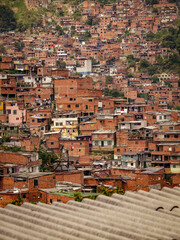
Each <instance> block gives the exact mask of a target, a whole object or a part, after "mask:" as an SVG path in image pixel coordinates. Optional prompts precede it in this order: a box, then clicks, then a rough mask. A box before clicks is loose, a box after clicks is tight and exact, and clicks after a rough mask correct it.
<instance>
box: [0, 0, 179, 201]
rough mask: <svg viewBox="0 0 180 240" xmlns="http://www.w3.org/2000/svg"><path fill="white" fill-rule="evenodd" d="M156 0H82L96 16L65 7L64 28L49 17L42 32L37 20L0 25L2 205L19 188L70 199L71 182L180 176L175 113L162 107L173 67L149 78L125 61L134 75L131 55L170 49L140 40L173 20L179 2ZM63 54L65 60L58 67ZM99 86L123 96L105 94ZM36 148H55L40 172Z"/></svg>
mask: <svg viewBox="0 0 180 240" xmlns="http://www.w3.org/2000/svg"><path fill="white" fill-rule="evenodd" d="M33 2H34V3H35V2H36V1H30V0H28V1H26V3H27V4H30V5H33ZM159 2H160V3H159V4H157V5H155V6H154V8H157V9H158V12H156V11H155V12H153V11H152V7H151V6H149V5H146V4H145V2H144V1H139V0H134V1H131V2H127V1H120V2H117V3H115V4H109V5H105V6H104V7H103V8H101V6H100V4H99V3H97V2H93V1H84V2H83V3H82V5H81V9H82V16H83V18H84V20H87V19H88V17H89V16H92V17H93V18H96V17H98V18H99V23H98V24H97V25H94V26H89V25H87V24H85V23H81V22H80V21H77V20H73V19H72V18H71V17H70V16H66V17H59V18H57V19H56V21H57V22H58V23H59V24H60V25H61V26H62V27H66V29H67V34H66V35H65V36H64V35H62V36H58V34H57V32H56V29H55V28H54V27H53V26H49V27H47V31H46V32H43V31H41V28H40V27H39V28H36V29H35V30H36V34H33V35H28V33H26V34H25V33H24V35H21V36H19V35H17V34H16V33H15V32H12V31H11V32H8V33H3V34H1V36H0V43H1V44H2V45H3V46H4V48H5V50H6V51H5V52H4V53H3V54H1V55H2V59H1V61H0V69H1V72H0V136H1V147H0V148H1V150H0V190H1V191H0V206H4V205H5V204H6V203H8V202H12V201H13V200H15V199H17V197H18V196H21V197H22V198H23V201H28V202H38V201H43V202H45V203H52V202H53V201H62V202H67V201H68V200H69V199H72V198H73V197H72V196H67V194H65V193H66V192H67V191H69V190H71V191H75V190H76V191H85V192H97V191H98V188H100V187H103V186H105V187H107V188H112V189H115V188H116V187H117V186H119V187H120V188H122V189H124V190H132V191H137V190H140V189H143V190H146V191H149V190H150V189H152V188H155V189H161V188H162V187H163V186H175V185H179V184H180V112H179V111H177V110H171V109H170V108H168V106H169V105H180V98H179V96H180V91H179V88H178V80H179V76H178V74H177V73H168V72H167V73H162V74H159V75H156V77H157V78H158V79H159V81H158V82H152V77H151V76H149V75H148V74H147V73H141V72H138V71H137V69H131V70H132V72H133V76H132V77H127V75H128V66H127V63H126V56H127V55H131V54H132V55H134V56H135V57H138V58H145V59H147V60H148V61H149V62H152V63H153V62H154V61H155V58H156V56H158V55H161V54H162V55H163V54H164V55H165V56H166V55H168V54H169V51H168V49H165V48H161V47H159V48H158V47H157V46H160V43H159V42H158V41H157V42H151V41H145V35H146V33H147V32H149V31H153V32H158V31H160V30H162V29H163V28H165V27H168V26H171V25H172V23H173V20H175V19H176V18H177V6H176V4H175V3H169V2H168V1H166V0H164V1H159ZM47 4H48V2H47ZM53 4H56V5H57V8H58V5H59V6H60V2H59V1H53ZM72 9H73V7H72ZM72 9H71V8H70V9H69V11H73V10H72ZM54 18H55V16H54ZM54 20H55V19H54ZM46 21H49V19H48V18H47V19H44V24H46ZM72 26H74V27H75V32H76V33H79V34H83V33H84V32H86V31H90V34H91V37H90V38H89V39H88V41H85V40H84V39H83V37H82V36H80V35H79V36H78V35H77V36H76V35H75V36H72V37H70V36H69V35H68V32H69V31H72ZM126 30H128V34H126V35H124V32H125V31H126ZM119 38H121V40H119ZM18 41H19V42H23V43H24V47H23V48H22V50H21V51H17V49H16V48H15V45H14V43H15V42H18ZM112 59H113V60H112ZM94 61H96V62H98V63H96V64H94ZM112 61H113V63H112ZM62 62H65V66H64V68H60V67H59V66H58V63H62ZM77 72H78V73H81V76H79V75H78V74H77ZM106 76H111V77H112V79H113V81H112V83H108V84H107V82H106ZM166 83H170V84H171V86H170V85H167V84H166ZM105 87H106V88H109V89H118V90H119V91H121V92H124V97H122V98H115V97H112V96H105V94H104V92H103V89H104V88H105ZM142 94H148V96H149V97H148V98H147V99H145V98H142V97H139V96H142ZM42 148H44V149H45V150H46V151H47V152H54V153H55V154H56V155H57V159H58V160H57V161H56V162H55V163H54V165H52V166H51V165H49V166H46V167H47V168H48V170H50V171H43V172H42V171H40V169H41V165H42V159H40V158H39V155H38V151H39V149H42ZM57 189H58V190H57Z"/></svg>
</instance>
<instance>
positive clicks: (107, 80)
mask: <svg viewBox="0 0 180 240" xmlns="http://www.w3.org/2000/svg"><path fill="white" fill-rule="evenodd" d="M111 83H113V77H112V76H106V84H111Z"/></svg>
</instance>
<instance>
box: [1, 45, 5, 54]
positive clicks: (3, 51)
mask: <svg viewBox="0 0 180 240" xmlns="http://www.w3.org/2000/svg"><path fill="white" fill-rule="evenodd" d="M0 52H1V53H6V49H5V47H4V45H3V44H0Z"/></svg>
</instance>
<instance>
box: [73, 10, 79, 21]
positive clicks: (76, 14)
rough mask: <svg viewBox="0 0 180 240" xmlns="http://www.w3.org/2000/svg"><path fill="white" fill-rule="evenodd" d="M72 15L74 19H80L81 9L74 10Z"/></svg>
mask: <svg viewBox="0 0 180 240" xmlns="http://www.w3.org/2000/svg"><path fill="white" fill-rule="evenodd" d="M72 17H73V18H74V20H79V19H80V18H81V11H80V10H79V9H76V10H75V11H74V12H73V14H72Z"/></svg>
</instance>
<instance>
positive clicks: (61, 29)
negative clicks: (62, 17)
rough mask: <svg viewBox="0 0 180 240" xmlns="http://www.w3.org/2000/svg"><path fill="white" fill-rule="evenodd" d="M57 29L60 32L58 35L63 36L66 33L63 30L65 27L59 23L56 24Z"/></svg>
mask: <svg viewBox="0 0 180 240" xmlns="http://www.w3.org/2000/svg"><path fill="white" fill-rule="evenodd" d="M56 31H57V32H58V35H59V36H61V35H64V31H63V28H62V27H61V26H59V25H57V26H56Z"/></svg>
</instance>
